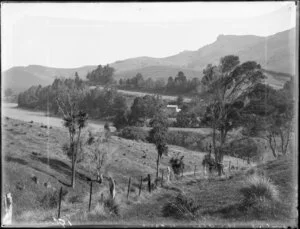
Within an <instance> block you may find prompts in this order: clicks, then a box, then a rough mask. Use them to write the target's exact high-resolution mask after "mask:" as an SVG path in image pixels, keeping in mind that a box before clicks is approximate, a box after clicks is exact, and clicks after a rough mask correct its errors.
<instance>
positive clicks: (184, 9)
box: [1, 2, 296, 70]
mask: <svg viewBox="0 0 300 229" xmlns="http://www.w3.org/2000/svg"><path fill="white" fill-rule="evenodd" d="M295 15H296V7H295V4H294V2H242V3H241V2H232V3H228V2H225V3H221V2H207V3H205V2H185V3H2V7H1V40H2V42H1V44H2V53H1V55H2V57H1V61H2V69H3V70H6V69H8V68H10V67H13V66H27V65H30V64H38V65H45V66H50V67H64V68H72V67H80V66H83V65H98V64H107V63H112V62H114V61H117V60H122V59H126V58H132V57H138V56H151V57H166V56H170V55H175V54H177V53H179V52H181V51H184V50H197V49H199V48H201V47H202V46H204V45H206V44H209V43H212V42H214V41H215V40H216V38H217V36H218V35H219V34H225V35H226V34H234V35H245V34H251V35H258V36H268V35H272V34H275V33H277V32H281V31H284V30H287V29H290V28H292V27H295V21H296V19H295V17H296V16H295Z"/></svg>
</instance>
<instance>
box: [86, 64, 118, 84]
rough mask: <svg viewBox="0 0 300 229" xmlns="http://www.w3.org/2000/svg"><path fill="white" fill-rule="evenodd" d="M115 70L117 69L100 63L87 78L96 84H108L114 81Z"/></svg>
mask: <svg viewBox="0 0 300 229" xmlns="http://www.w3.org/2000/svg"><path fill="white" fill-rule="evenodd" d="M114 72H115V69H114V68H112V67H110V66H109V65H105V66H102V65H99V66H98V67H97V68H96V69H94V70H93V71H92V72H89V73H88V74H87V76H86V78H87V79H88V80H89V82H91V83H92V84H94V85H95V84H96V85H107V84H111V83H113V82H114V79H113V75H114Z"/></svg>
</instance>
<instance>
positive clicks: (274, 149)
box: [268, 135, 277, 158]
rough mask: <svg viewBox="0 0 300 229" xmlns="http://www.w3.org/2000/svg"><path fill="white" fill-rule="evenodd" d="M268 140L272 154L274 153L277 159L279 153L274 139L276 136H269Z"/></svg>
mask: <svg viewBox="0 0 300 229" xmlns="http://www.w3.org/2000/svg"><path fill="white" fill-rule="evenodd" d="M268 140H269V146H270V148H271V150H272V153H273V156H274V157H275V158H277V153H276V141H275V139H274V136H273V135H269V136H268ZM273 141H274V145H273Z"/></svg>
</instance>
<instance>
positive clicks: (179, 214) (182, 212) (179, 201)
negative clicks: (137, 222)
mask: <svg viewBox="0 0 300 229" xmlns="http://www.w3.org/2000/svg"><path fill="white" fill-rule="evenodd" d="M199 208H200V206H199V205H198V204H197V202H196V201H195V199H194V198H192V197H188V196H187V195H185V194H182V193H180V194H178V195H177V196H176V198H175V199H174V201H173V202H168V203H167V204H165V205H164V206H163V209H162V213H163V216H165V217H169V216H171V217H174V218H181V219H182V218H185V219H194V218H195V217H196V216H197V212H198V209H199Z"/></svg>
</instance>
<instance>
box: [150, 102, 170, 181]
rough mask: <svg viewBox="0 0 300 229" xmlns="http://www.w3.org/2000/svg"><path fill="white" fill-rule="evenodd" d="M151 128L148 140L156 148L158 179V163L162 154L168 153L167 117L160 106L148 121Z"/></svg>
mask: <svg viewBox="0 0 300 229" xmlns="http://www.w3.org/2000/svg"><path fill="white" fill-rule="evenodd" d="M150 125H151V127H152V129H151V130H150V133H149V138H150V142H152V143H154V144H155V146H156V150H157V160H156V179H157V180H158V171H159V164H160V160H161V157H162V155H167V154H168V146H167V134H168V119H167V117H166V115H165V112H163V109H162V108H160V109H159V110H158V111H157V113H156V114H155V115H154V117H153V118H152V119H151V121H150Z"/></svg>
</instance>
